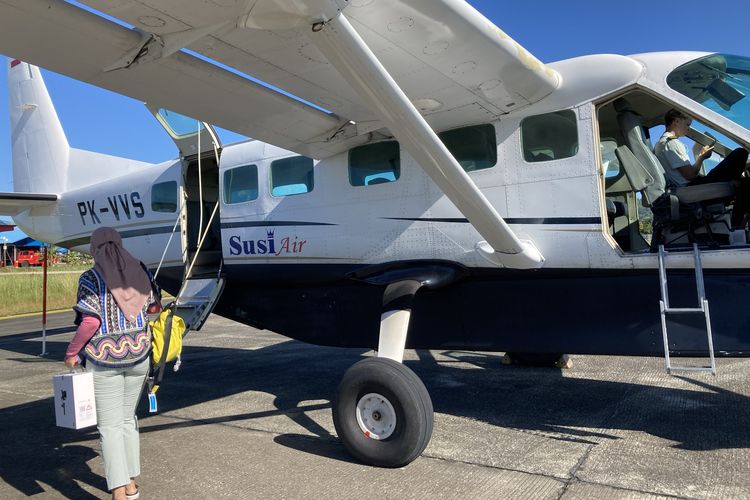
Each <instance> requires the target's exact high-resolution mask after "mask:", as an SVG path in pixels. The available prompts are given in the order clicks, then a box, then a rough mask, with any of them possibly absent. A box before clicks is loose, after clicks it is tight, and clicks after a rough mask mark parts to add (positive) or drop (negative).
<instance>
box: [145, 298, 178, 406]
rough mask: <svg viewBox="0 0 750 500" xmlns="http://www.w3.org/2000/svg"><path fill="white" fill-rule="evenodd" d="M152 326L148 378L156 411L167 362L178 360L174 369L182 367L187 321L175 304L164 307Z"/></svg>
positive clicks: (150, 401) (150, 404)
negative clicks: (157, 398)
mask: <svg viewBox="0 0 750 500" xmlns="http://www.w3.org/2000/svg"><path fill="white" fill-rule="evenodd" d="M149 324H150V326H151V372H150V373H149V377H148V379H147V384H148V398H149V408H150V411H151V412H152V413H153V412H156V391H158V390H159V386H160V385H161V381H162V379H163V378H164V370H165V368H166V366H167V363H169V362H172V361H176V362H175V365H174V371H177V370H179V369H180V362H181V361H180V353H181V352H182V336H183V334H184V333H185V322H184V321H183V319H182V318H181V317H180V316H177V315H176V314H175V311H174V304H171V305H169V306H167V307H165V308H164V310H163V311H162V312H161V313H160V314H159V316H158V318H156V320H155V321H152V322H150V323H149Z"/></svg>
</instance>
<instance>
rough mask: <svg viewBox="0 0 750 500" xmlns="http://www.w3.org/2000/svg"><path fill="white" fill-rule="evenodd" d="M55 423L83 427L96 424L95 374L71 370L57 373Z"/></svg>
mask: <svg viewBox="0 0 750 500" xmlns="http://www.w3.org/2000/svg"><path fill="white" fill-rule="evenodd" d="M52 387H53V390H54V391H55V423H56V424H57V426H58V427H67V428H68V429H83V428H84V427H91V426H92V425H96V400H95V399H94V374H93V373H91V372H71V373H63V374H61V375H55V376H54V377H53V379H52Z"/></svg>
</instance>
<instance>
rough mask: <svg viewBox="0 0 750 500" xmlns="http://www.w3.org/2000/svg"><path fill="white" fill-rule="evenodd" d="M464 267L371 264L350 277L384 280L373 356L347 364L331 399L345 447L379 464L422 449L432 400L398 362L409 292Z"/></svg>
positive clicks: (400, 461) (402, 461)
mask: <svg viewBox="0 0 750 500" xmlns="http://www.w3.org/2000/svg"><path fill="white" fill-rule="evenodd" d="M463 272H464V270H463V268H458V267H457V266H452V265H448V264H439V265H434V264H433V265H422V266H419V267H416V268H409V269H403V268H390V269H388V268H376V267H373V268H372V269H369V270H367V271H364V272H362V273H360V274H359V275H356V276H351V277H352V278H354V279H357V280H362V281H365V282H367V283H370V284H377V285H383V284H387V286H386V288H385V293H384V294H383V308H382V313H381V316H380V339H379V342H378V354H377V357H375V358H367V359H363V360H362V361H359V362H358V363H356V364H354V365H353V366H352V367H351V368H349V369H348V370H347V371H346V373H345V374H344V378H343V379H342V380H341V383H340V384H339V387H338V390H337V393H336V400H335V401H334V405H333V424H334V426H335V427H336V432H337V433H338V436H339V438H340V439H341V441H342V442H343V443H344V446H345V447H346V449H347V450H348V451H349V453H351V454H352V455H353V456H354V457H355V458H357V459H358V460H360V461H362V462H364V463H366V464H369V465H375V466H378V467H402V466H404V465H407V464H409V463H410V462H411V461H413V460H414V459H415V458H417V457H418V456H419V455H421V454H422V452H423V451H424V449H425V448H426V447H427V444H428V443H429V442H430V437H432V424H433V409H432V400H431V399H430V395H429V393H428V392H427V389H426V388H425V386H424V384H423V383H422V381H421V380H420V379H419V377H417V375H416V374H415V373H414V372H413V371H411V370H410V369H409V368H407V367H406V366H404V365H403V364H401V361H402V360H403V357H404V349H405V347H406V334H407V331H408V329H409V318H410V317H411V306H412V302H413V299H414V295H415V294H416V293H417V291H418V290H419V289H420V288H422V287H423V286H424V287H427V288H434V287H437V286H442V285H445V284H447V283H451V282H453V281H455V280H456V279H458V277H460V276H461V275H462V274H463Z"/></svg>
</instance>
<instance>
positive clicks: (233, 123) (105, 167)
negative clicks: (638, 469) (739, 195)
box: [0, 0, 750, 467]
mask: <svg viewBox="0 0 750 500" xmlns="http://www.w3.org/2000/svg"><path fill="white" fill-rule="evenodd" d="M82 5H83V6H86V7H87V8H82ZM0 53H5V54H8V55H9V56H10V57H12V58H14V59H13V60H12V61H11V62H10V64H9V66H10V68H9V72H8V78H9V89H10V95H11V106H10V113H11V124H12V135H13V137H12V140H13V175H14V189H15V192H13V193H0V214H6V215H12V216H13V218H14V220H15V222H16V223H17V224H18V226H19V227H20V228H22V229H23V230H24V231H26V232H27V233H28V234H30V235H32V236H34V237H35V238H37V239H40V240H43V241H47V242H50V243H53V244H56V245H59V246H63V247H67V248H72V249H75V250H79V251H84V252H85V251H87V245H88V243H89V238H90V234H91V232H92V231H93V230H94V229H96V228H97V227H102V226H112V227H115V228H117V229H118V230H119V231H120V233H121V234H122V236H123V239H124V242H125V246H126V247H127V248H128V249H129V250H130V251H131V252H133V253H134V254H135V255H137V256H139V258H141V259H142V260H143V261H144V262H145V263H146V265H148V266H149V267H150V268H152V269H155V270H156V269H158V280H159V282H160V284H161V285H162V286H163V287H164V288H165V289H166V290H168V291H170V292H172V293H175V294H176V295H177V296H178V311H181V314H183V315H184V317H185V318H186V321H187V323H188V325H189V326H190V328H191V329H196V330H197V329H200V326H201V325H202V323H203V321H205V318H206V316H207V315H208V314H209V313H210V312H212V311H213V312H215V313H217V314H220V315H222V316H225V317H228V318H232V319H235V320H237V321H240V322H243V323H246V324H249V325H252V326H255V327H258V328H266V329H270V330H273V331H275V332H278V333H280V334H283V335H286V336H288V337H291V338H294V339H298V340H302V341H305V342H310V343H313V344H320V345H329V346H342V347H364V348H373V349H375V351H376V355H375V356H373V357H368V358H366V359H363V360H362V361H360V362H358V363H356V364H355V365H353V366H352V367H351V368H350V369H349V370H348V371H347V372H346V373H345V374H344V376H343V378H342V381H341V384H340V385H339V387H338V389H337V395H336V399H335V401H334V402H333V417H334V425H335V427H336V431H337V433H338V436H339V437H340V439H341V440H342V442H343V443H344V445H345V447H346V448H347V450H348V451H349V452H350V453H351V454H352V455H353V456H354V457H356V458H357V459H359V460H361V461H362V462H364V463H367V464H371V465H376V466H384V467H399V466H403V465H406V464H408V463H410V462H411V461H413V460H414V459H415V458H416V457H418V456H419V455H420V454H421V453H422V451H423V450H424V449H425V447H426V446H427V444H428V443H429V440H430V437H431V434H432V427H433V425H432V421H433V415H432V414H433V410H432V403H431V400H430V397H429V394H428V392H427V390H426V388H425V386H424V384H423V383H422V381H421V380H420V379H419V377H417V376H416V375H415V374H414V372H413V371H412V370H410V369H409V368H407V367H406V366H404V365H403V363H402V360H403V354H404V350H405V349H406V348H413V349H469V350H478V351H501V352H509V353H511V357H513V356H516V357H517V358H518V359H523V358H524V356H525V355H527V354H536V355H548V356H551V357H553V358H554V357H558V356H559V355H560V354H561V353H571V354H572V353H577V354H603V355H639V356H655V357H666V359H667V363H669V355H670V353H671V354H672V355H677V356H703V355H707V353H708V354H709V355H710V356H711V360H712V366H711V369H712V370H714V369H715V366H714V364H713V354H714V352H715V353H716V355H717V356H725V357H733V356H747V355H748V352H750V331H748V329H747V327H746V326H747V324H748V322H750V312H748V309H747V308H746V307H743V306H744V304H745V303H746V302H747V300H748V299H750V293H748V292H749V291H748V287H747V283H748V274H750V245H748V239H747V231H746V230H745V228H733V227H731V226H730V225H729V223H728V220H729V209H730V208H731V203H730V202H729V200H731V197H732V196H733V186H732V185H731V184H726V183H717V184H715V185H714V184H711V185H706V186H699V187H698V189H693V188H692V187H688V188H680V189H674V188H672V187H670V186H667V185H666V181H665V178H664V171H663V167H662V166H661V165H660V163H659V161H658V159H657V158H656V157H655V155H654V153H653V149H652V142H651V137H649V135H650V134H651V135H653V134H654V133H658V131H659V130H660V129H659V125H660V124H661V123H662V120H663V116H664V114H665V112H666V111H667V110H669V109H671V108H676V109H679V110H681V111H683V112H684V113H685V114H687V115H689V116H690V117H692V118H693V124H692V127H691V129H690V133H689V134H688V137H689V142H690V143H694V144H697V145H699V146H700V145H708V144H713V146H714V155H713V157H712V159H710V160H708V161H707V162H706V163H708V164H713V165H715V164H716V163H717V162H718V160H720V159H721V158H722V157H725V156H726V155H728V154H729V152H730V151H732V150H733V149H735V148H737V147H744V148H746V149H747V148H748V147H750V109H749V108H748V107H749V106H750V104H748V103H749V102H750V99H747V98H746V95H747V93H748V91H750V58H747V57H741V56H734V55H728V54H716V53H707V52H669V53H666V52H661V53H647V54H637V55H632V56H621V55H611V54H600V55H590V56H583V57H576V58H573V59H568V60H563V61H559V62H555V63H550V64H543V63H542V62H540V61H539V60H538V59H536V58H535V57H534V56H533V55H531V54H530V53H528V52H527V51H526V50H525V49H524V48H523V47H522V46H520V45H519V44H518V43H517V42H515V41H514V40H512V39H511V38H510V37H509V36H507V35H506V34H505V33H504V32H503V31H502V30H500V29H499V28H498V27H496V26H495V25H494V24H492V23H491V22H490V21H489V20H488V19H486V18H485V17H484V16H483V15H482V14H481V13H479V12H478V11H476V10H475V9H474V8H472V7H471V6H470V5H469V4H467V3H466V2H464V1H462V0H440V1H436V0H404V1H395V0H380V1H378V2H373V1H372V0H307V1H301V0H299V1H289V0H252V1H244V0H212V1H210V2H206V1H198V0H182V1H181V2H174V1H170V0H139V1H138V2H135V1H129V2H109V1H105V0H87V1H85V2H79V3H78V4H77V5H76V4H73V3H70V2H63V1H55V0H2V1H0ZM32 64H33V65H38V66H42V67H45V68H48V69H50V70H52V71H55V72H58V73H61V74H64V75H67V76H70V77H72V78H75V79H78V80H81V81H85V82H88V83H92V84H94V85H97V86H100V87H103V88H106V89H109V90H113V91H115V92H118V93H121V94H124V95H127V96H130V97H133V98H136V99H139V100H141V101H143V102H146V103H147V106H148V107H149V109H150V110H151V111H152V112H153V114H154V115H155V117H156V119H157V120H159V122H160V123H161V124H162V125H163V126H164V127H165V129H166V130H167V132H168V133H169V134H170V136H171V137H172V138H173V139H174V141H175V143H176V144H177V146H178V148H179V151H180V157H179V158H177V159H175V160H171V161H167V162H164V163H160V164H149V163H144V162H136V161H132V160H128V159H125V158H119V157H113V156H108V155H103V154H98V153H93V152H88V151H82V150H78V149H75V148H71V147H70V146H69V145H68V142H67V139H66V137H65V133H64V131H63V129H62V127H61V125H60V123H59V120H58V118H57V116H56V113H55V110H54V107H53V105H52V101H51V98H50V97H49V94H48V92H47V90H46V88H45V86H44V83H43V82H42V78H41V74H40V72H39V70H38V69H37V67H36V66H33V65H32ZM269 85H270V86H269ZM278 89H283V91H284V92H280V91H279V90H278ZM187 117H194V118H187ZM209 123H211V124H214V125H217V126H220V127H223V128H225V129H228V130H232V131H234V132H237V133H240V134H243V135H246V136H248V137H253V138H254V139H253V140H249V141H245V142H241V143H238V144H231V145H222V144H220V142H219V140H218V138H217V136H216V134H215V132H214V131H213V128H212V126H211V125H209ZM709 166H710V165H709ZM657 249H658V250H659V251H658V252H657V251H656V250H657ZM665 261H666V262H668V266H669V269H670V270H671V272H670V273H669V275H668V276H669V278H668V279H669V284H667V276H666V270H665V266H666V265H667V264H666V263H665ZM694 272H695V273H696V274H695V278H693V273H694ZM694 279H696V280H697V281H698V291H699V294H698V298H699V300H700V303H699V305H702V307H699V308H694V307H693V308H690V307H677V308H673V307H671V306H670V305H669V304H670V302H669V299H668V297H667V292H668V293H669V294H670V295H671V298H672V303H673V304H676V303H680V304H683V303H684V304H687V303H689V302H690V301H691V300H692V301H695V292H696V288H695V286H696V285H695V283H694V281H693V280H694ZM703 284H704V285H705V292H703V293H701V292H700V288H701V285H703ZM706 297H710V299H711V315H710V317H709V312H708V305H707V302H706V300H705V299H706ZM675 309H676V310H675ZM690 312H699V314H692V315H691V314H688V313H690ZM669 313H678V314H682V315H681V316H670V317H673V318H674V319H672V320H671V321H670V322H669V329H670V331H671V335H672V337H671V339H669V340H668V338H667V332H666V328H667V326H666V325H667V321H666V317H667V316H668V315H669ZM706 328H707V329H708V336H706V331H705V330H706ZM667 366H668V367H669V366H670V365H669V364H667Z"/></svg>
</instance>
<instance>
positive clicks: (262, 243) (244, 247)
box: [229, 230, 307, 255]
mask: <svg viewBox="0 0 750 500" xmlns="http://www.w3.org/2000/svg"><path fill="white" fill-rule="evenodd" d="M273 233H274V232H273V230H271V231H266V239H264V240H243V239H242V238H240V237H239V236H237V235H234V236H230V237H229V254H230V255H282V254H290V253H292V254H301V253H302V246H303V245H304V244H305V243H307V240H300V239H299V238H298V237H297V236H294V237H291V238H290V237H289V236H284V237H283V238H282V239H280V240H279V241H276V239H275V238H274V235H273Z"/></svg>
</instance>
